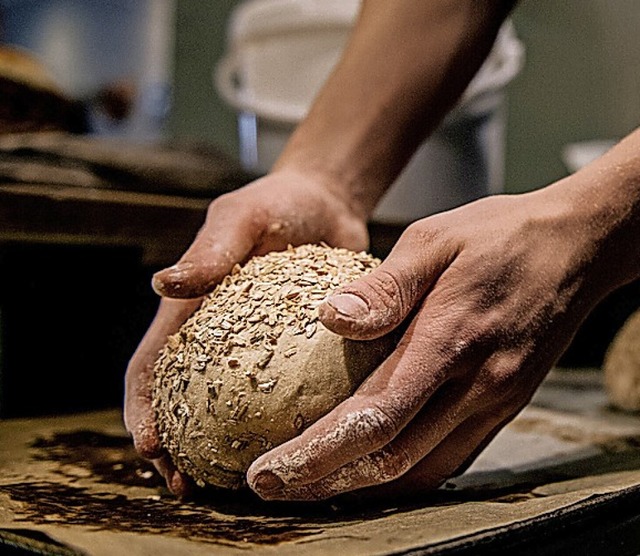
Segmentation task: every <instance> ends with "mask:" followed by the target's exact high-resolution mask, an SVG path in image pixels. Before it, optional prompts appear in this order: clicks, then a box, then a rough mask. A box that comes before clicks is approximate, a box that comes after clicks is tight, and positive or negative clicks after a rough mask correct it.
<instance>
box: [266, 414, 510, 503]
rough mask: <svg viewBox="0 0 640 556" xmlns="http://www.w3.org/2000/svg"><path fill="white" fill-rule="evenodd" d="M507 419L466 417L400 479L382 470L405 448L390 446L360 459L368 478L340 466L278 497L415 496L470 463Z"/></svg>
mask: <svg viewBox="0 0 640 556" xmlns="http://www.w3.org/2000/svg"><path fill="white" fill-rule="evenodd" d="M508 420H510V419H507V420H505V419H504V418H502V419H501V418H500V417H496V415H495V414H494V413H485V415H484V416H483V417H478V416H477V415H474V416H473V417H469V418H467V419H466V420H465V421H463V422H462V423H460V424H459V425H458V426H457V427H455V428H454V429H453V430H452V431H451V432H450V433H449V434H448V435H447V436H446V437H445V438H444V439H443V440H442V442H440V443H439V444H438V445H437V446H435V447H434V449H433V450H432V451H430V452H429V454H427V455H426V456H425V457H424V458H422V459H421V460H419V461H418V462H415V463H412V464H411V466H407V468H406V469H404V471H403V472H402V473H401V475H400V476H399V478H398V477H397V476H396V477H395V478H394V480H389V476H388V475H386V474H385V470H389V469H391V468H393V467H390V466H394V465H395V464H393V463H391V462H390V460H389V459H387V458H386V456H387V455H390V456H391V459H392V460H393V459H395V458H397V454H398V453H400V452H401V451H402V450H403V448H404V447H403V446H400V445H396V446H389V447H388V448H386V449H385V450H382V451H380V452H378V453H376V454H371V456H373V457H372V458H371V461H370V462H362V463H361V464H360V465H359V469H358V470H359V471H361V472H363V476H365V477H366V476H368V480H359V481H352V480H351V478H352V477H353V470H354V469H353V468H352V469H340V470H338V471H337V472H335V473H334V474H332V475H330V476H328V477H325V478H323V479H321V480H320V481H317V482H315V483H312V484H308V485H304V486H302V487H299V488H293V489H288V490H284V491H282V492H281V493H280V496H279V497H278V499H280V500H300V501H302V500H306V501H310V500H324V499H327V498H331V497H333V496H337V495H340V494H344V493H346V492H350V491H353V490H356V489H363V490H361V491H359V492H358V493H356V494H357V495H358V496H362V497H375V498H381V497H387V498H389V497H393V498H398V497H400V496H402V495H404V494H407V493H409V494H410V495H412V496H415V495H417V494H422V493H425V492H428V491H432V490H434V489H436V488H438V487H439V486H440V485H441V484H442V483H444V482H445V481H446V480H447V479H449V478H451V477H452V476H454V475H455V474H457V473H459V469H460V468H461V466H462V465H464V464H465V463H467V462H469V460H471V458H472V456H473V458H474V459H475V457H477V455H478V454H479V453H480V452H481V451H482V449H484V448H485V447H486V446H487V445H488V444H489V442H490V441H491V440H492V439H493V438H494V437H495V435H496V434H497V433H498V432H499V431H500V430H501V428H502V427H503V426H504V425H505V424H506V422H508ZM405 447H406V446H405ZM409 453H411V451H410V452H409ZM401 457H403V458H405V457H406V458H407V460H408V459H412V458H411V455H409V454H407V456H401ZM374 464H377V465H379V466H380V468H381V469H382V470H383V472H382V474H380V472H377V474H376V471H375V467H374ZM396 469H398V468H397V467H396ZM366 487H369V488H366Z"/></svg>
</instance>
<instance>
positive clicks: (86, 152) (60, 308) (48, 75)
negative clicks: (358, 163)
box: [0, 0, 640, 416]
mask: <svg viewBox="0 0 640 556" xmlns="http://www.w3.org/2000/svg"><path fill="white" fill-rule="evenodd" d="M295 3H296V2H295V0H292V1H286V0H281V1H280V2H279V1H278V0H276V1H275V8H274V10H275V11H276V12H277V11H279V12H280V13H281V14H283V17H284V18H285V23H284V24H282V25H280V26H278V25H275V24H273V21H275V18H268V17H264V15H265V13H266V12H261V11H260V10H261V9H262V8H261V7H260V2H259V0H258V2H253V3H251V5H249V4H247V3H245V2H241V1H239V0H217V1H216V2H211V1H209V0H0V43H1V44H0V47H2V51H1V52H0V71H1V74H0V75H1V76H2V80H0V86H2V87H3V89H0V95H2V100H0V132H1V133H0V143H1V145H0V147H1V148H0V170H2V172H1V175H0V179H2V183H1V184H0V194H3V195H4V198H3V199H0V219H4V229H0V260H2V262H3V277H2V279H0V282H2V283H1V284H0V286H2V289H1V290H0V291H1V292H2V294H1V295H0V416H2V415H5V416H11V415H27V414H35V413H47V412H57V411H61V410H62V411H72V410H78V409H86V408H93V407H96V406H104V405H114V404H115V403H119V401H120V399H121V395H122V374H123V372H124V368H125V366H126V362H127V360H128V358H129V357H130V355H131V353H132V352H133V350H134V349H135V346H136V345H137V343H138V341H139V340H140V338H141V336H142V334H143V333H144V331H145V330H146V327H147V325H148V323H149V321H150V319H151V317H152V315H153V313H154V311H155V307H156V304H157V300H156V298H155V297H154V295H153V294H152V293H151V292H150V288H149V285H148V284H149V279H150V276H151V274H152V273H153V271H155V270H157V269H158V268H160V267H162V266H164V265H167V264H171V263H172V262H173V261H174V260H175V259H176V258H177V257H178V256H179V254H180V253H181V251H182V250H183V249H184V248H185V247H186V245H187V244H188V242H189V240H190V238H191V237H192V235H193V234H194V233H195V231H196V230H197V228H198V226H199V224H200V222H201V221H202V218H203V214H204V209H205V207H206V204H207V202H208V201H209V200H210V199H211V198H213V197H215V195H217V194H219V193H222V192H224V191H227V190H229V189H232V188H234V187H237V186H240V185H242V184H243V183H246V182H247V181H249V180H250V179H252V178H253V177H254V176H256V175H258V174H260V173H262V172H264V171H265V170H266V168H268V166H269V163H270V160H272V158H273V156H275V152H276V151H277V149H278V145H279V144H280V143H281V142H282V141H284V140H286V137H287V136H288V134H289V133H290V131H291V129H292V128H293V126H294V125H295V122H296V119H299V117H301V114H303V113H304V108H305V107H304V105H305V103H308V102H310V98H312V94H313V90H304V91H296V94H299V95H298V97H296V100H295V102H294V101H291V100H287V98H288V97H287V94H288V93H290V91H282V90H278V91H277V94H276V93H274V94H273V97H269V98H265V96H267V97H268V96H269V94H270V93H271V92H272V91H267V93H265V89H260V86H264V85H265V84H266V85H267V88H268V87H270V86H273V85H274V83H273V81H274V80H275V78H273V77H272V78H271V80H270V79H269V75H271V76H274V75H276V72H277V71H278V68H277V67H276V65H273V66H272V65H271V63H272V61H273V60H274V58H273V57H272V58H271V59H270V60H267V61H266V62H265V61H264V60H262V59H261V58H260V56H261V55H264V54H265V53H266V52H267V51H268V48H267V46H266V45H267V43H268V41H267V39H266V38H265V37H267V36H271V37H272V38H273V37H275V42H274V43H273V45H272V46H273V48H274V50H273V51H274V52H280V55H279V59H280V61H282V62H283V63H284V61H286V64H290V65H288V66H287V67H289V68H296V67H300V68H306V72H307V73H306V74H305V73H304V72H299V74H298V72H296V71H291V74H292V79H291V84H290V85H291V87H293V83H294V79H293V77H295V75H299V76H302V78H303V79H310V77H309V75H308V74H310V72H311V73H313V72H312V71H311V69H310V68H312V69H314V70H317V71H316V72H315V73H314V75H313V76H312V77H313V78H318V79H319V78H320V77H321V76H322V75H323V74H324V72H325V70H328V68H329V67H330V65H331V61H332V60H333V58H332V57H335V56H336V55H337V53H339V47H340V46H341V44H342V43H343V41H344V38H345V35H344V31H345V29H348V26H349V24H350V21H351V20H352V18H353V15H354V13H355V12H354V10H353V6H356V7H357V2H354V3H350V2H339V1H334V2H331V1H329V0H326V1H325V2H322V3H321V4H322V10H320V9H319V8H318V5H319V4H318V3H317V2H316V3H315V8H314V9H313V10H311V11H310V12H309V11H307V12H305V11H304V10H301V11H300V13H298V12H296V10H292V9H291V4H295ZM271 4H274V3H273V2H272V3H271ZM312 4H313V2H312ZM248 5H249V8H251V7H253V8H254V9H248V8H247V6H248ZM349 6H351V7H349ZM272 7H273V6H272ZM327 14H329V15H327ZM310 21H322V22H323V24H322V25H316V26H314V25H313V24H312V23H310ZM512 23H513V27H512V28H511V27H510V28H509V29H507V30H506V31H505V36H504V37H503V38H504V41H503V42H504V44H505V45H506V46H505V49H506V50H504V51H503V52H502V53H500V52H497V53H496V54H495V60H494V62H493V66H492V67H489V68H488V69H487V71H486V75H487V76H489V78H488V80H485V82H483V83H481V84H477V86H476V87H475V88H474V89H473V91H471V92H470V93H469V95H468V98H467V99H466V101H465V102H464V103H462V105H461V106H460V107H459V109H458V110H457V111H456V112H455V114H454V115H453V116H452V117H451V118H449V119H448V120H447V121H446V122H445V123H444V124H443V127H442V129H441V130H439V132H438V134H437V136H436V137H434V139H433V140H432V141H431V143H430V146H429V151H428V152H427V153H426V154H425V157H424V159H423V161H422V162H418V163H416V169H415V170H413V171H412V173H411V175H410V176H409V177H408V179H407V181H413V182H414V183H412V184H409V185H408V186H407V187H408V189H407V192H408V193H407V194H406V195H404V196H403V194H398V195H397V197H396V198H394V199H391V200H390V202H389V203H388V207H387V208H386V209H385V211H382V212H380V213H379V214H378V215H377V218H376V219H375V221H373V222H372V237H373V240H374V245H373V247H374V250H375V249H377V250H378V252H379V254H384V252H385V250H387V249H388V247H389V245H390V244H391V243H392V242H393V240H394V238H395V237H397V234H398V233H399V230H401V228H402V227H403V225H405V224H406V223H407V222H408V221H411V220H412V219H415V218H416V217H419V216H420V215H416V214H413V213H411V212H410V209H411V208H413V207H414V205H415V204H416V203H412V202H411V201H409V202H408V203H407V199H409V200H411V199H415V191H414V189H412V187H414V186H415V182H416V181H418V182H420V181H421V180H424V179H428V177H429V176H432V174H436V175H437V176H438V180H439V183H441V184H442V185H443V186H444V187H443V190H442V191H441V192H439V193H438V195H437V199H435V200H434V199H429V200H427V201H425V203H426V204H428V205H429V206H430V207H431V208H433V209H434V210H435V209H438V210H440V209H441V208H446V206H445V205H447V206H452V205H455V204H460V202H464V201H466V200H468V199H466V198H464V195H466V194H467V193H468V192H460V191H458V190H457V189H456V188H458V186H460V185H461V184H463V185H464V184H469V183H475V184H478V189H477V191H473V195H474V196H477V195H481V194H489V193H495V192H500V191H506V192H509V193H516V192H523V191H528V190H532V189H535V188H537V187H541V186H544V185H546V184H548V183H550V182H553V181H555V180H557V179H559V178H561V177H563V176H565V175H567V174H568V173H569V172H571V171H573V170H575V169H576V168H577V167H579V166H580V165H582V164H583V163H584V162H585V161H586V160H588V159H589V158H590V157H592V156H594V154H598V153H600V152H601V151H602V149H603V148H606V147H607V146H608V145H610V144H611V143H612V142H613V141H615V140H617V139H619V138H621V137H622V136H624V135H625V134H627V133H629V132H630V131H631V130H632V129H634V128H635V127H636V126H637V125H638V122H639V121H640V44H639V43H638V40H637V30H638V29H640V5H639V4H638V2H637V0H567V1H565V2H556V1H554V0H523V1H522V2H521V3H520V5H519V7H518V8H517V9H516V10H515V12H514V14H513V17H512ZM323 33H324V34H323ZM289 40H291V41H294V42H291V43H288V42H287V41H289ZM314 40H315V41H316V43H313V41H314ZM261 41H262V42H261ZM295 41H298V42H297V43H295ZM294 43H295V44H297V46H296V48H291V44H294ZM312 44H317V45H325V46H327V45H330V46H328V47H327V56H326V57H325V58H322V57H320V58H312V63H311V64H310V63H309V60H303V59H302V58H301V54H300V53H301V52H303V51H304V48H305V47H306V46H310V45H312ZM278 49H279V50H278ZM309 50H312V49H309ZM316 50H317V49H316ZM293 52H297V53H298V54H300V56H298V59H297V60H293V61H291V62H289V58H288V56H290V55H291V54H292V53H293ZM233 63H235V64H236V66H235V67H232V68H231V70H230V68H229V66H230V64H231V65H232V64H233ZM296 63H298V64H302V65H300V66H296V65H295V64H296ZM225 64H226V65H225ZM505 68H507V69H505ZM280 69H281V68H280ZM501 72H502V73H501ZM505 72H506V73H505ZM265 75H266V77H265ZM493 78H495V80H496V81H495V82H492V79H493ZM252 80H253V81H252ZM282 81H283V80H280V84H282ZM284 81H288V80H286V79H285V80H284ZM487 83H488V84H487ZM251 87H255V89H254V90H250V88H251ZM243 88H244V90H243ZM294 88H295V87H294ZM487 91H488V92H489V93H491V94H487ZM472 93H473V94H472ZM493 93H495V94H493ZM278 95H279V96H278ZM274 99H275V101H274ZM266 101H269V102H270V104H269V102H266ZM272 101H273V102H272ZM278 102H279V104H278ZM296 102H297V104H296ZM292 108H296V110H290V109H292ZM261 111H264V113H262V112H261ZM51 131H56V132H62V133H63V134H64V135H63V136H58V138H56V139H55V140H53V141H51V140H49V141H47V140H45V139H43V138H42V132H51ZM25 133H27V135H26V136H25V135H23V134H25ZM34 134H35V135H36V136H37V137H35V138H34ZM78 138H80V139H81V140H79V139H78ZM85 138H88V139H89V142H86V141H85ZM103 140H104V141H105V142H103ZM107 140H108V141H107ZM114 140H115V141H116V143H115V144H116V145H118V146H119V147H118V149H116V150H114V149H113V145H114V143H113V141H114ZM261 141H262V143H261ZM267 143H268V144H267ZM260 145H262V146H260ZM265 145H266V146H265ZM260 149H263V150H260ZM125 155H128V158H127V156H125ZM472 155H473V156H472ZM434 160H435V161H437V164H436V163H434ZM469 160H473V161H474V164H473V167H472V168H471V167H467V166H466V165H467V163H468V161H469ZM35 162H37V164H35ZM454 162H457V163H459V166H460V168H459V171H455V170H452V168H453V167H454V166H456V165H455V164H453V163H454ZM434 164H435V165H436V166H437V165H440V166H442V167H443V168H444V169H445V170H446V171H444V173H442V174H437V172H436V171H435V170H434ZM61 170H64V175H61V176H60V178H59V179H58V178H57V177H56V176H58V174H60V173H61ZM36 185H37V187H36ZM440 201H441V202H442V203H444V204H443V206H442V207H440V206H439V205H437V202H440ZM403 210H406V211H407V212H406V213H403ZM638 298H639V296H638V287H637V285H632V286H630V288H628V289H626V290H625V291H623V292H621V293H619V294H617V297H614V299H613V300H611V301H609V302H608V305H606V306H604V307H603V308H602V309H600V310H599V311H600V312H597V313H596V314H595V316H594V317H593V319H591V321H590V322H589V323H587V324H586V325H585V331H584V332H582V333H581V334H582V336H580V337H579V338H578V341H577V347H573V348H572V350H570V352H569V353H568V355H567V359H566V360H565V362H566V363H567V364H569V365H580V366H583V365H590V366H597V365H599V363H600V362H601V359H602V353H603V350H604V349H605V348H606V345H607V344H608V342H609V341H610V339H611V336H612V334H613V332H615V330H617V328H618V327H619V326H620V324H621V323H622V322H623V321H624V319H625V318H626V316H627V315H628V314H629V313H630V312H631V311H632V310H633V308H634V307H635V306H637V299H638ZM35 323H38V324H35ZM34 338H36V339H37V342H40V343H41V344H42V345H40V347H39V349H37V350H34V349H33V348H32V346H33V343H34ZM594 338H595V340H594ZM37 342H36V343H37ZM38 382H40V383H41V384H40V387H39V388H38V389H37V390H38V393H34V388H33V385H34V383H38Z"/></svg>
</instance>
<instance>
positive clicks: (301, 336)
mask: <svg viewBox="0 0 640 556" xmlns="http://www.w3.org/2000/svg"><path fill="white" fill-rule="evenodd" d="M378 263H379V261H378V260H377V259H374V258H373V257H371V256H370V255H368V254H366V253H354V252H352V251H348V250H346V249H334V248H330V247H327V246H326V245H303V246H300V247H297V248H291V247H290V248H289V249H288V250H287V251H283V252H272V253H269V254H267V255H264V256H260V257H254V258H253V259H251V260H250V261H249V262H248V263H247V264H246V265H244V266H243V267H240V266H236V267H235V268H234V270H233V272H232V273H231V275H229V276H227V277H226V278H225V279H224V281H223V282H222V283H221V284H219V285H218V286H217V287H216V289H215V290H214V291H213V292H212V293H211V294H209V295H208V296H207V297H206V298H205V299H204V301H203V303H202V305H201V307H200V308H199V309H198V311H196V312H195V313H194V314H193V315H192V316H191V318H190V319H189V320H187V321H186V322H185V323H184V325H183V326H182V327H181V328H180V330H179V332H178V333H177V334H175V335H173V336H171V337H169V339H168V341H167V344H166V346H165V347H164V349H163V350H162V351H161V353H160V356H159V358H158V360H157V362H156V365H155V382H154V390H153V396H154V402H153V404H154V408H155V411H156V417H157V424H158V428H159V432H160V438H161V442H162V444H163V446H164V447H165V449H166V450H167V451H168V452H169V454H170V455H171V457H172V459H173V461H174V463H175V465H176V467H177V468H178V469H179V470H180V471H181V472H183V473H185V474H186V475H188V476H190V477H191V478H193V479H194V480H195V482H196V484H198V485H200V486H204V485H206V484H210V485H215V486H219V487H226V488H239V487H241V486H243V485H244V484H245V473H246V470H247V469H248V468H249V466H250V465H251V463H252V462H253V461H254V460H255V459H256V458H257V457H258V456H260V455H261V454H263V453H265V452H267V451H268V450H270V449H271V448H273V447H275V446H277V445H279V444H282V443H283V442H286V441H287V440H290V439H291V438H293V437H295V436H297V435H298V434H300V433H301V432H302V431H303V430H304V429H305V428H306V427H308V426H309V425H311V424H312V423H314V422H315V421H317V420H318V419H319V418H320V417H322V416H323V415H325V414H326V413H328V412H329V411H330V410H331V409H333V408H334V407H335V406H336V405H338V404H339V403H340V402H341V401H343V400H344V399H346V398H347V397H348V396H350V395H351V394H352V393H353V392H354V391H355V389H356V388H357V387H358V386H359V385H360V384H361V383H362V381H363V380H364V379H365V378H366V377H367V376H368V375H369V374H370V373H371V372H372V371H373V370H374V369H375V368H376V367H377V366H378V365H379V364H380V363H381V362H382V361H383V359H384V358H385V357H386V356H387V355H389V354H390V353H391V351H392V350H393V348H394V341H393V340H392V338H391V336H389V335H388V336H385V337H383V338H381V339H378V340H371V341H354V340H347V339H345V338H343V337H341V336H338V335H337V334H334V333H332V332H330V331H329V330H327V329H326V328H325V327H324V326H323V325H322V324H321V323H320V321H319V320H318V315H317V308H318V306H319V305H320V303H321V302H322V301H323V299H324V298H325V297H327V295H328V294H329V293H330V292H331V291H332V290H334V289H335V288H336V287H338V286H340V285H343V284H345V283H347V282H350V281H352V280H354V279H356V278H359V277H361V276H363V275H364V274H366V273H367V272H369V271H370V270H371V269H372V268H374V267H375V266H377V264H378Z"/></svg>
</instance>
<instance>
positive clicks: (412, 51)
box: [275, 0, 515, 217]
mask: <svg viewBox="0 0 640 556" xmlns="http://www.w3.org/2000/svg"><path fill="white" fill-rule="evenodd" d="M514 3H515V2H514V1H505V0H489V1H487V0H482V1H477V0H429V1H418V2H415V1H403V2H388V1H386V0H365V1H364V2H363V5H362V10H361V13H360V17H359V20H358V23H357V25H356V28H355V30H354V32H353V34H352V37H351V40H350V41H349V44H348V46H347V48H346V51H345V53H344V55H343V57H342V59H341V61H340V63H339V65H338V67H337V68H336V70H335V71H334V73H333V74H332V75H331V77H330V79H329V80H328V82H327V83H326V85H325V87H324V88H323V89H322V91H321V93H320V94H319V96H318V98H317V99H316V100H315V102H314V104H313V107H312V110H311V112H310V114H309V115H308V117H307V118H306V119H305V121H304V122H303V123H302V124H301V125H300V126H299V127H298V129H297V132H296V133H295V134H294V136H293V138H292V139H291V140H290V142H289V143H288V145H287V148H286V150H285V151H284V153H283V154H282V156H281V157H280V159H279V161H278V163H277V164H276V168H275V169H276V171H280V170H289V171H294V172H300V173H303V174H305V175H315V176H317V177H318V180H319V181H320V182H322V183H324V184H327V185H328V186H329V187H331V188H332V189H333V190H336V191H339V192H340V194H341V195H347V196H348V198H349V201H350V203H351V205H352V206H353V208H354V212H356V213H358V214H361V215H362V216H363V217H365V216H367V215H368V214H370V212H371V211H372V210H373V208H374V207H375V204H376V203H377V201H378V200H379V199H380V197H381V196H382V194H383V193H384V191H385V190H386V189H387V188H388V187H389V185H390V184H391V183H392V182H393V180H394V179H395V177H396V176H397V175H398V174H399V173H400V171H401V170H402V168H403V167H404V165H405V164H406V163H407V162H408V160H409V158H410V157H411V155H412V154H413V152H414V151H415V150H416V149H417V147H418V146H419V145H420V143H421V142H422V141H423V140H424V139H425V137H426V136H427V135H428V134H429V133H430V132H431V131H433V130H434V128H435V127H436V126H437V125H438V124H439V123H440V121H441V120H442V118H443V117H444V116H445V115H446V113H447V111H448V110H449V109H450V108H452V106H453V105H454V104H455V103H456V101H457V100H458V99H459V97H460V96H461V95H462V93H463V92H464V89H465V88H466V86H467V85H468V84H469V82H470V81H471V79H472V78H473V76H474V75H475V73H476V72H477V71H478V69H479V68H480V66H481V65H482V62H483V61H484V59H485V58H486V56H487V55H488V53H489V51H490V50H491V46H492V45H493V41H494V40H495V37H496V34H497V32H498V29H499V28H500V25H501V24H502V22H503V20H504V18H505V17H506V15H507V14H508V12H509V10H510V8H511V6H512V5H513V4H514Z"/></svg>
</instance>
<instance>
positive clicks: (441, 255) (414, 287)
mask: <svg viewBox="0 0 640 556" xmlns="http://www.w3.org/2000/svg"><path fill="white" fill-rule="evenodd" d="M457 252H458V251H457V249H454V248H453V247H452V246H450V245H447V244H443V242H442V241H441V240H440V239H439V238H438V236H437V235H436V234H435V233H434V234H433V235H432V236H431V237H430V236H428V235H427V232H425V231H424V226H423V227H422V228H421V229H417V227H409V228H408V229H407V230H406V231H405V233H403V234H402V237H401V238H400V239H399V240H398V243H397V244H396V245H395V247H394V248H393V250H392V251H391V253H390V254H389V256H388V257H387V258H386V259H385V261H384V262H383V263H382V264H381V265H380V266H379V267H378V268H376V269H375V270H373V271H372V272H371V273H370V274H368V275H367V276H365V277H363V278H361V279H359V280H356V281H354V282H351V283H350V284H348V285H346V286H344V287H342V288H339V289H338V290H337V291H336V292H335V293H333V294H332V295H331V296H330V297H329V298H328V299H327V300H326V301H325V302H324V303H323V304H322V305H320V307H319V316H320V320H321V321H322V323H323V324H324V325H325V326H326V327H327V328H328V329H329V330H331V331H332V332H335V333H336V334H340V335H342V336H345V337H347V338H352V339H355V340H369V339H373V338H378V337H380V336H383V335H385V334H387V333H388V332H390V331H391V330H393V329H395V328H396V327H397V326H398V325H399V324H400V323H401V322H402V321H404V320H405V319H406V318H407V316H408V315H409V313H410V312H411V311H412V310H413V309H414V307H416V305H418V304H419V302H420V301H421V299H422V298H423V297H424V296H425V294H426V292H427V291H428V290H429V289H430V288H431V287H432V286H433V285H434V284H435V282H436V281H437V280H438V278H439V277H440V275H441V274H442V272H443V271H444V269H445V268H447V267H448V266H449V265H450V264H451V262H452V261H453V260H454V259H455V257H456V255H457Z"/></svg>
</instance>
